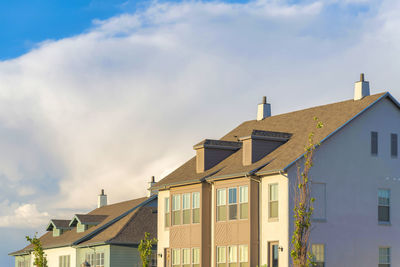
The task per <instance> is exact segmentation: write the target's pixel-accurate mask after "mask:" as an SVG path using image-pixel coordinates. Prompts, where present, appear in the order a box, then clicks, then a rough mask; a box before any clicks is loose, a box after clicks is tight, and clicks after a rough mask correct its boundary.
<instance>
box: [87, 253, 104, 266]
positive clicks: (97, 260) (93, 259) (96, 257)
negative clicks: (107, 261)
mask: <svg viewBox="0 0 400 267" xmlns="http://www.w3.org/2000/svg"><path fill="white" fill-rule="evenodd" d="M85 259H86V261H87V262H88V263H89V264H90V266H92V267H104V252H100V253H86V257H85Z"/></svg>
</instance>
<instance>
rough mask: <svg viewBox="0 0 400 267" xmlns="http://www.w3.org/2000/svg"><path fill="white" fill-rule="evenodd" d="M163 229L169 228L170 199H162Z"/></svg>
mask: <svg viewBox="0 0 400 267" xmlns="http://www.w3.org/2000/svg"><path fill="white" fill-rule="evenodd" d="M167 218H168V219H169V223H168V225H167ZM164 227H165V228H169V227H171V199H170V197H165V198H164Z"/></svg>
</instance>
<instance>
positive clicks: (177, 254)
mask: <svg viewBox="0 0 400 267" xmlns="http://www.w3.org/2000/svg"><path fill="white" fill-rule="evenodd" d="M180 265H181V250H180V249H179V248H176V249H173V250H172V266H180Z"/></svg>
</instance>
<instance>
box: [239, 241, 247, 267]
mask: <svg viewBox="0 0 400 267" xmlns="http://www.w3.org/2000/svg"><path fill="white" fill-rule="evenodd" d="M239 264H240V267H248V266H249V246H248V245H240V246H239Z"/></svg>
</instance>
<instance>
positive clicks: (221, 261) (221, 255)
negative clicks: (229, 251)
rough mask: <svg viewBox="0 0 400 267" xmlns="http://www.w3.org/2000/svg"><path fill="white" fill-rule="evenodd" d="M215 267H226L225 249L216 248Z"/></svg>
mask: <svg viewBox="0 0 400 267" xmlns="http://www.w3.org/2000/svg"><path fill="white" fill-rule="evenodd" d="M217 267H226V247H217Z"/></svg>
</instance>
